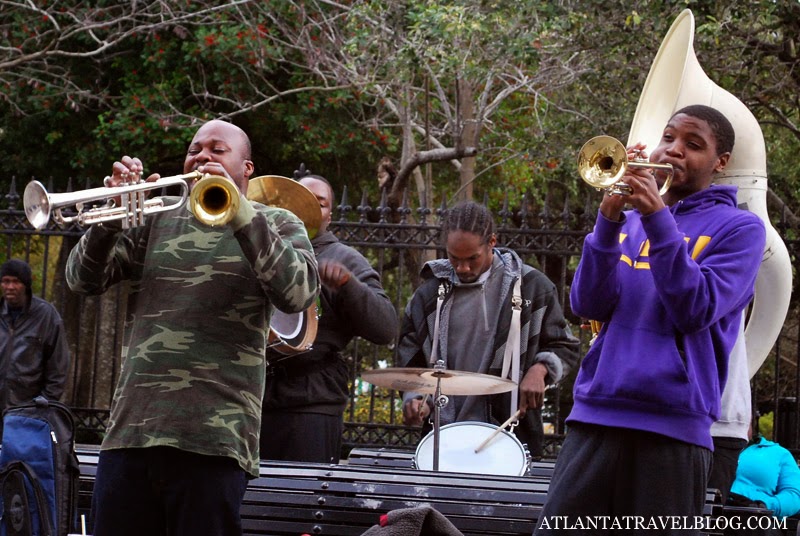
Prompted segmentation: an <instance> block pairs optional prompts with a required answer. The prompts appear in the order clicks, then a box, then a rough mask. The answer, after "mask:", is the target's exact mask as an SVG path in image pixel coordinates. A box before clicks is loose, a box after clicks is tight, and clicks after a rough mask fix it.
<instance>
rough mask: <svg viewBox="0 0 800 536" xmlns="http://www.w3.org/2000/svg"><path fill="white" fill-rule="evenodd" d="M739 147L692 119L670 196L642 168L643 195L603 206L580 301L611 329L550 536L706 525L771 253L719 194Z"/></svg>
mask: <svg viewBox="0 0 800 536" xmlns="http://www.w3.org/2000/svg"><path fill="white" fill-rule="evenodd" d="M734 136H735V135H734V130H733V127H732V126H731V124H730V122H729V121H728V120H727V119H726V118H725V116H724V115H722V114H721V113H720V112H719V111H717V110H715V109H713V108H710V107H707V106H702V105H692V106H687V107H685V108H682V109H681V110H678V111H677V112H676V113H675V114H674V115H673V116H672V118H671V119H670V120H669V122H668V123H667V125H666V127H665V129H664V133H663V135H662V137H661V141H660V142H659V144H658V146H657V147H656V148H655V149H654V150H653V152H652V155H651V159H650V160H651V161H652V162H653V163H660V164H671V165H672V167H673V179H672V185H671V186H670V188H669V190H668V191H667V192H666V193H665V194H664V195H663V197H662V196H661V195H659V183H661V182H663V180H664V179H665V176H664V173H665V172H664V171H663V170H661V169H659V170H657V171H655V172H654V170H652V169H651V168H639V167H636V168H634V167H631V166H629V167H628V169H627V170H626V172H625V175H624V177H623V178H622V181H623V182H625V183H627V184H628V185H629V186H630V188H631V189H632V193H631V194H630V195H626V196H620V195H608V194H606V195H605V196H604V198H603V200H602V202H601V203H600V211H599V214H598V216H597V221H596V223H595V228H594V231H593V232H592V233H591V234H590V235H589V236H587V237H586V241H585V243H584V248H583V255H582V257H581V261H580V264H579V266H578V269H577V271H576V272H575V277H574V280H573V284H572V288H571V292H570V300H571V305H572V310H573V312H574V313H575V314H576V315H579V316H581V317H585V318H591V319H593V320H597V321H599V322H602V329H601V330H600V332H599V334H598V337H597V339H596V340H595V342H594V344H592V346H591V348H590V349H589V352H588V353H587V354H586V356H585V357H584V359H583V362H582V364H581V367H580V371H579V372H578V376H577V378H576V380H575V387H574V406H573V408H572V412H571V413H570V415H569V417H568V418H567V425H568V432H567V436H566V438H565V440H564V445H563V448H562V450H561V452H560V453H559V456H558V460H557V462H556V468H555V472H554V475H553V479H552V481H551V483H550V488H549V491H548V498H547V503H546V505H545V507H544V510H543V511H542V514H541V516H540V518H539V526H538V527H537V529H536V531H535V534H537V535H540V534H550V533H552V532H555V531H557V530H559V529H563V528H565V525H566V526H569V527H571V528H577V529H579V530H578V531H577V532H576V531H573V534H576V533H578V534H579V533H581V532H585V533H591V534H603V533H608V532H613V531H614V530H622V531H626V530H627V531H634V532H638V531H642V530H645V529H651V530H653V529H654V530H655V532H654V533H655V534H672V533H680V534H687V533H693V532H697V529H699V528H701V527H699V526H696V525H697V518H695V517H694V516H700V515H701V514H702V511H703V506H704V502H705V493H706V483H707V478H708V473H709V469H710V465H711V455H712V450H713V446H712V440H711V432H710V428H711V424H712V423H713V422H714V421H715V420H716V419H717V418H718V416H719V410H720V397H721V392H722V387H723V386H724V385H725V381H726V378H727V374H728V356H729V355H730V352H731V349H732V347H733V344H734V342H735V341H736V336H737V332H738V330H739V322H740V319H741V315H742V311H743V310H744V308H745V307H746V306H747V305H748V303H749V302H750V300H751V299H752V297H753V285H754V282H755V277H756V273H757V271H758V267H759V264H760V261H761V255H762V252H763V251H764V242H765V230H764V225H763V224H762V222H761V221H760V219H759V218H758V216H756V215H755V214H753V213H751V212H747V211H745V210H740V209H739V208H737V204H736V188H735V187H733V186H722V185H712V179H713V178H714V175H715V174H716V173H718V172H720V171H722V170H723V168H724V167H725V165H726V164H727V162H728V159H729V158H730V155H731V151H732V150H733V144H734ZM641 150H644V146H643V145H641V144H637V145H635V146H633V147H631V148H629V155H630V154H631V153H634V152H637V151H641ZM626 204H628V205H630V206H631V207H632V209H630V210H623V209H624V208H625V205H626ZM582 528H583V529H585V530H584V531H581V530H580V529H582Z"/></svg>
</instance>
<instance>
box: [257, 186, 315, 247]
mask: <svg viewBox="0 0 800 536" xmlns="http://www.w3.org/2000/svg"><path fill="white" fill-rule="evenodd" d="M247 199H249V200H251V201H256V202H258V203H262V204H264V205H269V206H273V207H280V208H285V209H286V210H288V211H289V212H291V213H293V214H294V215H295V216H297V217H298V218H300V220H301V221H302V222H303V225H305V228H306V232H307V233H308V238H314V236H316V234H317V230H319V225H320V223H322V212H321V211H320V208H319V201H318V200H317V196H315V195H314V193H313V192H312V191H311V190H309V189H308V188H306V187H305V186H303V185H302V184H300V183H299V182H297V181H295V180H292V179H290V178H288V177H281V176H280V175H264V176H261V177H254V178H252V179H250V181H249V182H248V184H247Z"/></svg>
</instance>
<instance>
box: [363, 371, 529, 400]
mask: <svg viewBox="0 0 800 536" xmlns="http://www.w3.org/2000/svg"><path fill="white" fill-rule="evenodd" d="M361 377H362V378H363V379H364V381H367V382H369V383H371V384H374V385H377V386H379V387H387V388H389V389H395V390H397V391H414V392H415V393H427V394H431V395H433V394H436V384H437V380H441V382H440V385H441V393H442V394H443V395H493V394H497V393H505V392H507V391H512V390H514V389H516V387H517V384H516V382H513V381H511V380H507V379H504V378H500V377H498V376H491V375H489V374H479V373H477V372H466V371H460V370H437V369H432V368H404V367H395V368H385V369H373V370H367V371H364V372H362V373H361Z"/></svg>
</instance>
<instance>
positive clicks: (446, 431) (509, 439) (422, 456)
mask: <svg viewBox="0 0 800 536" xmlns="http://www.w3.org/2000/svg"><path fill="white" fill-rule="evenodd" d="M495 430H497V426H495V425H493V424H488V423H484V422H477V421H464V422H455V423H452V424H447V425H445V426H442V427H441V428H440V429H439V470H440V471H447V472H454V473H479V474H486V475H510V476H523V475H525V474H527V473H528V469H529V467H530V454H529V453H528V449H527V448H525V446H524V445H523V444H522V443H520V441H519V440H518V439H517V438H516V437H515V436H514V434H511V433H509V432H507V431H505V430H502V431H501V432H500V433H499V434H497V436H495V437H494V439H492V441H491V442H490V443H489V444H488V445H486V446H485V447H484V448H483V449H482V450H481V451H480V452H478V453H476V452H475V449H476V448H478V446H479V445H480V444H481V443H483V441H484V440H485V439H486V438H487V437H489V436H490V435H491V434H492V433H493V432H494V431H495ZM414 465H415V467H416V468H417V469H422V470H426V471H431V470H433V432H430V433H429V434H428V435H426V436H425V437H424V438H423V439H422V441H421V442H420V444H419V445H418V446H417V451H416V454H415V455H414Z"/></svg>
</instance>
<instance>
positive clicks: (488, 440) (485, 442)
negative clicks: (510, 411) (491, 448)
mask: <svg viewBox="0 0 800 536" xmlns="http://www.w3.org/2000/svg"><path fill="white" fill-rule="evenodd" d="M518 417H519V410H517V411H516V412H514V415H512V416H511V417H509V418H508V420H507V421H506V422H504V423H503V424H501V425H500V426H498V427H497V430H495V431H494V432H492V433H491V435H490V436H489V437H487V438H486V439H484V440H483V443H481V444H480V445H478V447H477V448H476V449H475V454H477V453H479V452H480V451H482V450H483V449H484V447H486V445H488V444H489V442H490V441H491V440H492V439H494V438H495V437H497V434H499V433H500V432H502V431H503V430H504V429H505V427H506V426H508V425H509V424H511V421H513V420H514V419H516V418H518Z"/></svg>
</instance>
